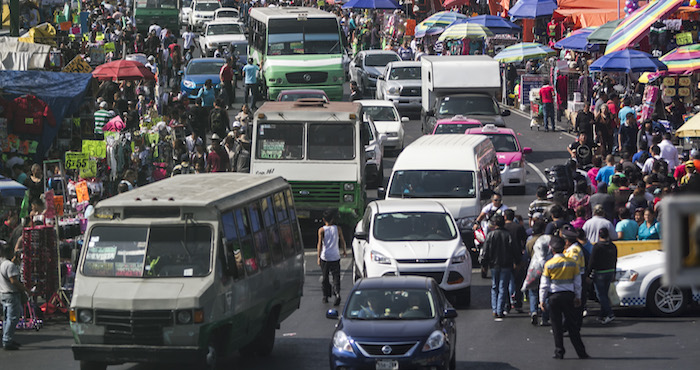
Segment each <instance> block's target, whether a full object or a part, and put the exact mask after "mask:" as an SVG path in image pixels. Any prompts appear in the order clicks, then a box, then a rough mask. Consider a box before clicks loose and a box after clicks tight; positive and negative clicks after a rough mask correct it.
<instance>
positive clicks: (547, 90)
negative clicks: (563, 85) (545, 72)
mask: <svg viewBox="0 0 700 370" xmlns="http://www.w3.org/2000/svg"><path fill="white" fill-rule="evenodd" d="M540 99H542V103H545V104H546V103H554V87H552V85H549V84H548V85H544V86H542V87H541V88H540Z"/></svg>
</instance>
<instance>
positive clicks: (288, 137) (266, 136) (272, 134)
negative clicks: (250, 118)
mask: <svg viewBox="0 0 700 370" xmlns="http://www.w3.org/2000/svg"><path fill="white" fill-rule="evenodd" d="M303 144H304V125H303V124H302V123H292V124H281V125H278V124H263V125H260V126H259V127H258V134H257V145H256V151H257V153H256V156H257V158H261V159H297V160H298V159H303V158H304V147H303Z"/></svg>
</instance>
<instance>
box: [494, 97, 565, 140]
mask: <svg viewBox="0 0 700 370" xmlns="http://www.w3.org/2000/svg"><path fill="white" fill-rule="evenodd" d="M499 104H500V105H501V108H504V109H510V111H511V112H513V114H516V115H518V116H520V117H523V118H525V119H528V120H529V119H531V118H530V115H528V114H526V113H525V112H522V111H521V110H520V109H517V108H513V107H509V106H507V105H504V104H503V103H499ZM529 124H530V123H529V122H528V125H529ZM557 127H558V128H559V133H560V134H562V135H566V136H569V137H570V138H572V139H576V135H573V134H570V133H568V132H567V131H566V129H565V128H564V127H562V126H557Z"/></svg>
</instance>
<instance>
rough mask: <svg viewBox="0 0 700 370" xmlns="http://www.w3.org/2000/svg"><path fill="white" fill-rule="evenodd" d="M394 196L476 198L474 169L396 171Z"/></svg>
mask: <svg viewBox="0 0 700 370" xmlns="http://www.w3.org/2000/svg"><path fill="white" fill-rule="evenodd" d="M389 196H390V197H392V198H474V197H476V181H475V176H474V172H473V171H451V170H411V171H396V172H394V177H393V178H392V179H391V188H390V189H389Z"/></svg>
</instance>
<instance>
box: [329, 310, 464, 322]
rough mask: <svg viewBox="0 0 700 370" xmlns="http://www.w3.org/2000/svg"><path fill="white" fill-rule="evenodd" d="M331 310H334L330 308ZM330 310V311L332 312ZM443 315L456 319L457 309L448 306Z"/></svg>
mask: <svg viewBox="0 0 700 370" xmlns="http://www.w3.org/2000/svg"><path fill="white" fill-rule="evenodd" d="M330 311H334V310H330ZM330 311H328V312H330ZM442 315H443V317H445V318H446V319H454V318H455V317H457V310H455V309H454V308H452V307H450V308H446V309H445V311H444V312H443V313H442ZM326 316H328V314H326Z"/></svg>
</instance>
